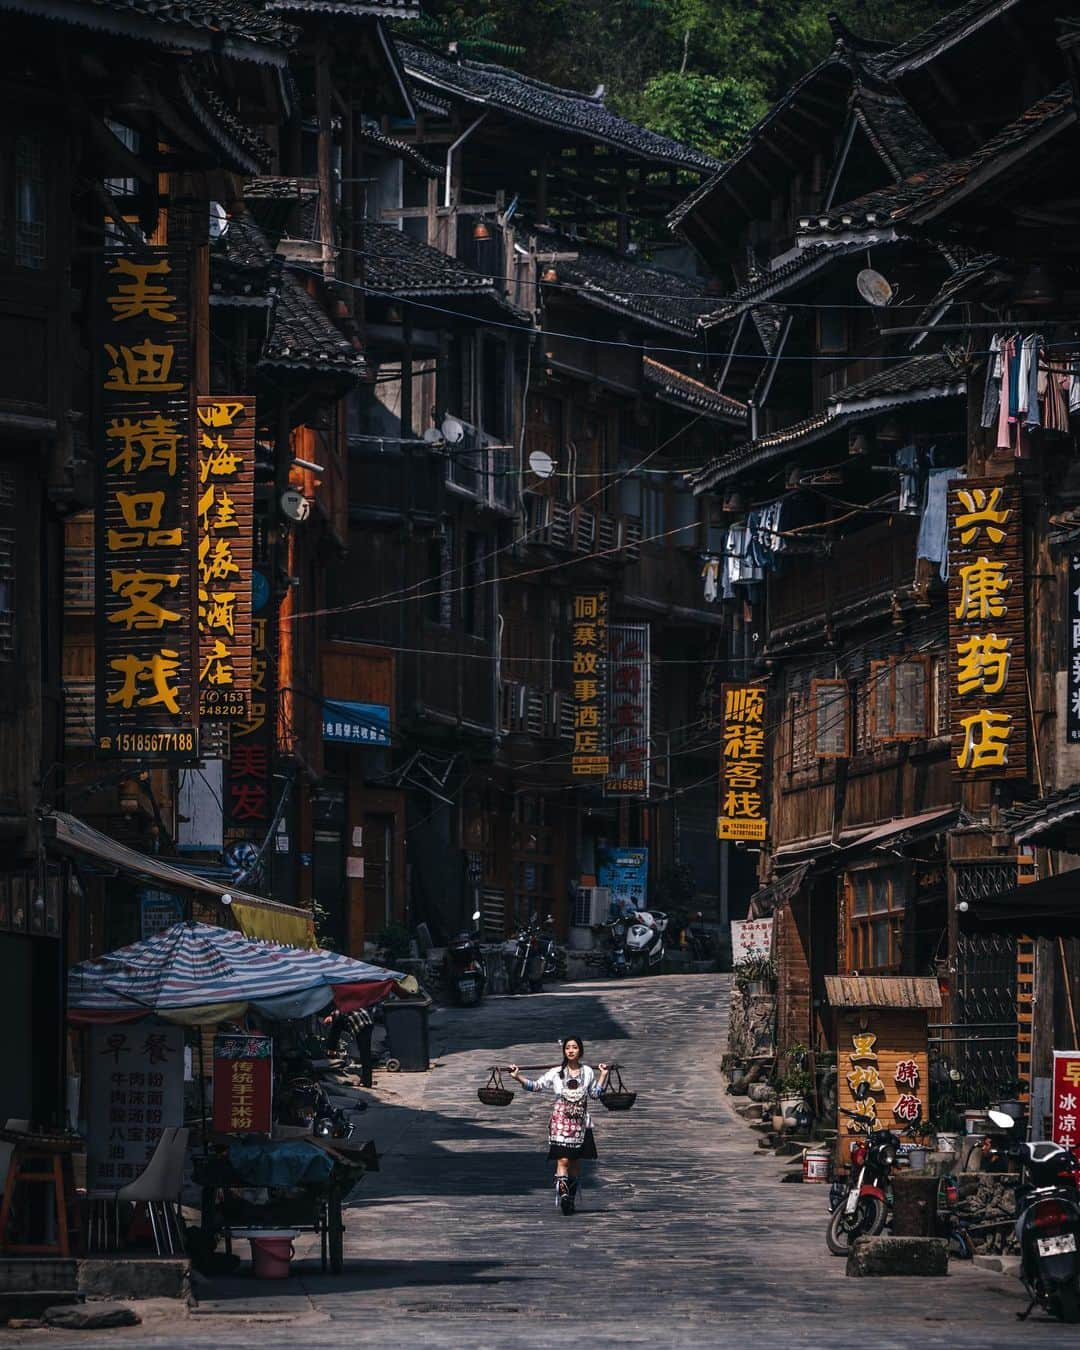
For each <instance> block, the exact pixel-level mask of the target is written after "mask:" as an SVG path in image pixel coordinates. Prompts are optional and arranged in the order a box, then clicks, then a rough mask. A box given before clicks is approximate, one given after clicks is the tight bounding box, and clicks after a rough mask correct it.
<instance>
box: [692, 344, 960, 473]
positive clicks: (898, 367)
mask: <svg viewBox="0 0 1080 1350" xmlns="http://www.w3.org/2000/svg"><path fill="white" fill-rule="evenodd" d="M965 389H966V381H965V377H964V374H963V372H962V371H958V370H956V369H955V368H954V367H953V366H952V365H951V363H950V362H949V361H948V359H947V358H946V357H945V356H944V355H942V354H940V353H934V354H933V355H930V356H916V357H913V358H912V359H911V360H909V361H904V362H897V363H896V364H894V365H890V366H887V367H886V368H885V369H884V370H881V371H879V372H878V373H877V374H876V375H871V376H870V377H869V378H868V379H865V380H860V381H859V383H858V384H853V385H849V386H848V388H846V389H841V390H839V391H838V392H837V393H835V394H834V395H833V396H832V398H831V399H830V401H829V405H828V407H827V408H826V409H825V410H824V411H823V412H819V413H814V414H813V415H812V416H810V417H805V418H803V419H802V421H800V422H794V423H792V424H791V425H790V426H787V427H782V428H781V429H780V430H779V431H774V432H771V433H770V434H769V435H767V436H759V437H758V438H757V440H756V441H748V442H747V443H746V444H745V445H740V446H736V447H734V448H733V449H732V450H729V451H727V452H726V453H725V454H723V455H719V456H718V457H717V458H716V459H714V460H712V461H711V463H709V464H706V465H705V466H704V468H701V469H698V470H696V471H695V472H694V473H693V474H690V475H689V481H690V485H691V487H692V488H693V489H694V491H695V492H705V491H708V489H709V488H712V487H715V486H716V484H717V483H721V482H724V481H725V480H726V479H730V478H734V477H736V476H737V475H738V474H740V473H742V472H744V471H745V470H747V469H749V468H751V467H757V466H760V465H762V464H767V463H770V462H771V461H772V460H775V459H778V458H779V457H780V456H782V455H785V454H788V453H789V452H790V451H792V450H796V449H798V448H799V447H800V446H803V445H810V444H812V443H813V442H814V441H817V440H821V438H822V437H824V436H827V435H829V434H831V433H832V432H833V431H837V430H839V429H840V428H841V427H843V426H847V425H849V424H851V423H853V422H857V421H860V420H861V419H862V418H864V417H867V416H870V415H872V414H875V413H877V412H880V411H882V410H883V409H886V408H892V407H896V406H898V405H900V404H904V403H921V402H923V401H924V400H928V399H938V398H959V397H960V396H961V395H962V394H963V393H964V392H965Z"/></svg>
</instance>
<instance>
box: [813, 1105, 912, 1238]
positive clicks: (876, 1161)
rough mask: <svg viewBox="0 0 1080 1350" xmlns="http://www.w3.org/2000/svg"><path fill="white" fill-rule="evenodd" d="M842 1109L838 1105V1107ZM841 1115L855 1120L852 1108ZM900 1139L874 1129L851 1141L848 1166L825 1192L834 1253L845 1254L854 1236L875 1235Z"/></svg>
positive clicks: (883, 1214) (879, 1228)
mask: <svg viewBox="0 0 1080 1350" xmlns="http://www.w3.org/2000/svg"><path fill="white" fill-rule="evenodd" d="M841 1109H842V1108H841ZM843 1114H844V1115H847V1116H851V1117H852V1118H853V1119H858V1117H856V1116H855V1114H854V1112H852V1111H844V1112H843ZM899 1149H900V1139H899V1137H898V1136H897V1135H896V1134H894V1133H893V1131H892V1130H874V1131H873V1132H872V1133H870V1134H868V1135H866V1136H865V1137H864V1138H861V1139H853V1140H852V1141H851V1168H850V1169H849V1171H848V1174H847V1177H846V1178H843V1179H837V1180H836V1181H834V1182H833V1184H832V1187H831V1188H830V1192H829V1209H830V1210H831V1211H832V1212H831V1214H830V1216H829V1229H828V1233H827V1234H826V1239H825V1240H826V1242H827V1243H828V1246H829V1251H831V1252H832V1254H833V1255H834V1256H847V1254H848V1249H849V1248H850V1246H851V1244H852V1243H853V1242H854V1241H855V1239H856V1238H860V1237H877V1235H878V1234H879V1233H880V1232H881V1231H882V1230H883V1229H884V1227H885V1224H886V1222H887V1221H888V1218H889V1199H888V1194H889V1178H890V1177H891V1176H892V1170H893V1168H894V1167H895V1166H896V1160H897V1158H898V1156H899Z"/></svg>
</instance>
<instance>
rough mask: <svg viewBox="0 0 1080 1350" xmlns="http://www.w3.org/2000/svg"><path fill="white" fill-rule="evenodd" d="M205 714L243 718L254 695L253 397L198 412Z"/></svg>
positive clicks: (216, 400)
mask: <svg viewBox="0 0 1080 1350" xmlns="http://www.w3.org/2000/svg"><path fill="white" fill-rule="evenodd" d="M195 435H196V457H195V462H196V468H197V471H198V485H197V488H196V498H195V502H196V505H195V514H196V524H197V529H198V554H197V562H196V566H197V569H198V587H199V594H198V600H199V715H200V716H201V717H235V718H244V717H246V716H247V713H248V703H249V700H250V697H251V658H252V634H251V621H252V615H251V611H252V594H251V590H252V581H253V575H252V549H253V546H254V529H255V399H254V397H253V396H252V395H250V394H230V395H221V396H213V397H211V396H200V397H199V399H198V400H197V407H196V428H195Z"/></svg>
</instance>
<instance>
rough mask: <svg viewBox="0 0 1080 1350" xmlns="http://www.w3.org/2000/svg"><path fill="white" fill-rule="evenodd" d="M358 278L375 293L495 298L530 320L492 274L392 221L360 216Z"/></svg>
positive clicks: (403, 297) (386, 296) (402, 296)
mask: <svg viewBox="0 0 1080 1350" xmlns="http://www.w3.org/2000/svg"><path fill="white" fill-rule="evenodd" d="M360 250H361V253H362V256H363V268H364V271H363V284H364V286H365V287H366V288H368V289H369V290H371V291H372V292H375V293H376V294H377V298H380V299H387V300H395V299H401V300H410V299H421V298H430V299H457V300H460V299H475V300H478V301H483V302H485V303H487V304H494V305H495V306H497V307H498V308H500V309H502V310H504V311H505V313H504V314H503V318H505V317H506V315H507V314H509V315H511V316H512V317H514V318H516V319H518V320H519V321H521V322H526V323H528V322H531V318H530V316H529V315H528V314H526V313H525V312H524V311H523V310H520V309H518V308H517V307H516V306H514V305H512V304H511V303H510V301H509V300H507V299H506V298H505V297H504V295H503V293H502V291H501V289H500V288H498V287H496V286H495V285H494V284H493V281H492V278H491V277H489V276H484V275H483V274H482V273H480V272H474V271H473V270H472V268H470V267H466V266H465V265H464V263H460V262H458V260H457V259H456V258H451V257H449V256H448V255H447V254H445V253H442V252H440V250H439V249H437V248H432V247H431V245H430V244H425V243H422V242H421V241H420V240H418V239H414V238H413V237H412V235H410V234H407V233H406V232H405V231H404V230H399V229H397V228H396V226H394V225H385V224H382V223H379V222H376V221H373V220H365V221H364V222H363V224H362V226H361V240H360Z"/></svg>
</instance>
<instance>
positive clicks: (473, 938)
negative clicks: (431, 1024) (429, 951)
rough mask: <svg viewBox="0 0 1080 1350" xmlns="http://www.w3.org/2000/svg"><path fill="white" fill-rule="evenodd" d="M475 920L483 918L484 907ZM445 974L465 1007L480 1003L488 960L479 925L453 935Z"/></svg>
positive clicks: (445, 958) (485, 981)
mask: <svg viewBox="0 0 1080 1350" xmlns="http://www.w3.org/2000/svg"><path fill="white" fill-rule="evenodd" d="M472 919H473V923H474V924H478V923H479V922H480V911H479V910H477V911H476V912H475V913H474V914H473V916H472ZM443 978H444V980H445V981H446V986H447V989H448V990H449V992H450V997H451V998H452V999H454V1001H455V1002H456V1003H459V1004H461V1006H462V1007H470V1006H471V1005H472V1004H474V1003H479V1002H480V1000H481V999H482V998H483V997H484V991H485V989H486V988H487V964H486V962H485V961H484V953H483V950H482V948H481V946H480V932H479V929H477V928H474V929H473V931H472V932H468V933H466V932H463V933H459V934H458V935H457V937H455V938H451V940H450V941H449V942H448V943H447V946H446V955H445V957H444V958H443Z"/></svg>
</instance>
